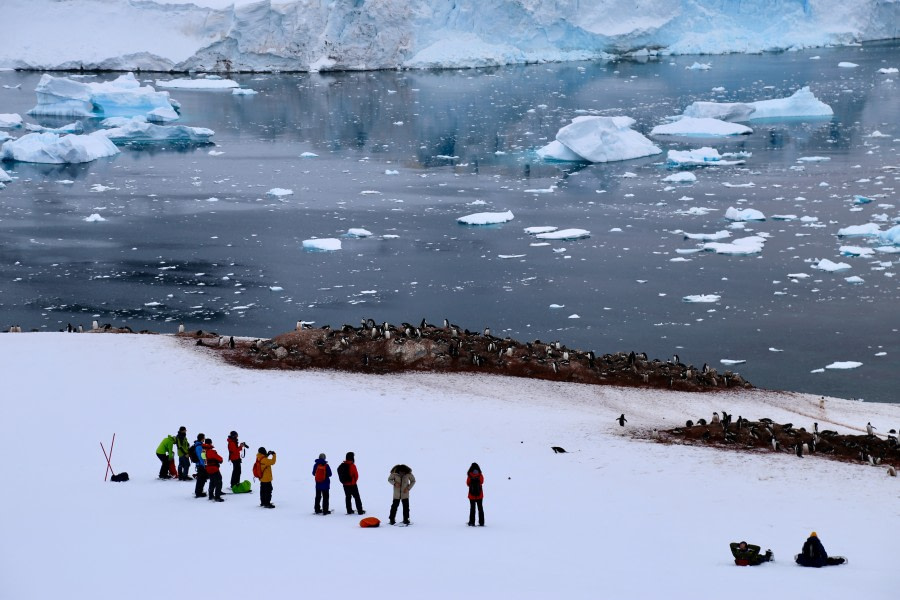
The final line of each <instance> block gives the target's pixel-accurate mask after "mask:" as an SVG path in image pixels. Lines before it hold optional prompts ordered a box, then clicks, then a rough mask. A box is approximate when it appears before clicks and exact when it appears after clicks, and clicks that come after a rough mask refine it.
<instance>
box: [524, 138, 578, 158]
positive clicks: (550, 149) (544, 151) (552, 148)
mask: <svg viewBox="0 0 900 600" xmlns="http://www.w3.org/2000/svg"><path fill="white" fill-rule="evenodd" d="M536 154H537V155H538V157H539V158H541V159H543V160H555V161H559V162H588V161H586V160H585V159H584V158H582V156H581V155H580V154H576V153H575V152H573V151H572V150H569V148H567V147H566V146H565V145H563V143H562V142H560V141H557V140H553V141H552V142H550V143H549V144H547V145H546V146H544V147H543V148H539V149H538V150H536Z"/></svg>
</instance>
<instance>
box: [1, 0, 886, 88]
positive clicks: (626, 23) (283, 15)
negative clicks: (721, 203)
mask: <svg viewBox="0 0 900 600" xmlns="http://www.w3.org/2000/svg"><path fill="white" fill-rule="evenodd" d="M0 17H2V19H0V20H2V23H3V38H4V41H3V44H0V67H3V66H16V67H21V68H34V69H61V68H66V69H77V68H81V67H83V68H86V69H115V70H133V69H144V70H162V71H165V70H170V69H178V70H185V69H198V70H227V69H229V68H230V69H234V70H260V71H271V70H297V71H305V70H317V69H318V70H325V69H384V68H395V67H413V68H428V67H456V66H485V65H497V64H509V63H522V62H534V61H557V60H571V59H580V58H593V57H597V56H602V55H603V53H605V52H630V51H636V50H641V49H644V48H650V49H663V50H664V51H667V52H675V53H721V52H756V51H764V50H773V49H784V48H795V47H804V46H813V45H823V44H830V43H847V42H851V41H861V40H875V39H886V38H895V37H900V33H898V31H900V2H898V1H897V0H854V1H853V2H847V1H845V0H755V1H753V2H747V1H743V0H559V1H554V2H546V1H542V0H457V1H456V2H446V1H444V0H423V1H421V2H409V1H408V0H347V1H343V2H332V1H330V0H294V1H284V2H271V1H270V0H263V1H260V2H247V1H246V0H238V1H237V2H235V3H234V5H231V3H226V2H225V0H198V1H197V2H195V3H193V4H190V3H185V2H182V3H178V2H176V1H175V0H172V1H171V2H169V3H166V2H163V1H162V0H67V1H65V2H62V1H59V0H5V1H4V2H3V4H2V8H0ZM101 25H102V27H101V28H99V29H98V27H99V26H101ZM98 31H102V34H100V35H98Z"/></svg>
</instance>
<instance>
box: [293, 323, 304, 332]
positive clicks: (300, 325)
mask: <svg viewBox="0 0 900 600" xmlns="http://www.w3.org/2000/svg"><path fill="white" fill-rule="evenodd" d="M301 329H303V321H297V326H296V327H294V331H300V330H301Z"/></svg>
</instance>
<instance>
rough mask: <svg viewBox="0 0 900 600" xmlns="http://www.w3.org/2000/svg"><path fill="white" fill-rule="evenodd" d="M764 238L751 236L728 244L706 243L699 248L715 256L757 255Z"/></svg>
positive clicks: (761, 247)
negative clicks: (713, 253)
mask: <svg viewBox="0 0 900 600" xmlns="http://www.w3.org/2000/svg"><path fill="white" fill-rule="evenodd" d="M765 243H766V238H764V237H761V236H758V235H752V236H749V237H745V238H738V239H736V240H734V241H733V242H731V243H730V244H725V243H722V242H706V243H705V244H703V246H701V249H702V250H706V251H708V252H715V253H716V254H730V255H732V256H744V255H749V254H759V253H760V252H762V250H763V245H765Z"/></svg>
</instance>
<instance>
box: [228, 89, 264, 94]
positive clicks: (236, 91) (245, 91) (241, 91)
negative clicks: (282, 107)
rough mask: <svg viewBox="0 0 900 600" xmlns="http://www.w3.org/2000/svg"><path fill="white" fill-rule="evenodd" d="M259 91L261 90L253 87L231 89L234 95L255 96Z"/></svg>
mask: <svg viewBox="0 0 900 600" xmlns="http://www.w3.org/2000/svg"><path fill="white" fill-rule="evenodd" d="M258 93H259V92H257V91H256V90H254V89H252V88H234V89H233V90H231V95H232V96H255V95H256V94H258Z"/></svg>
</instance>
